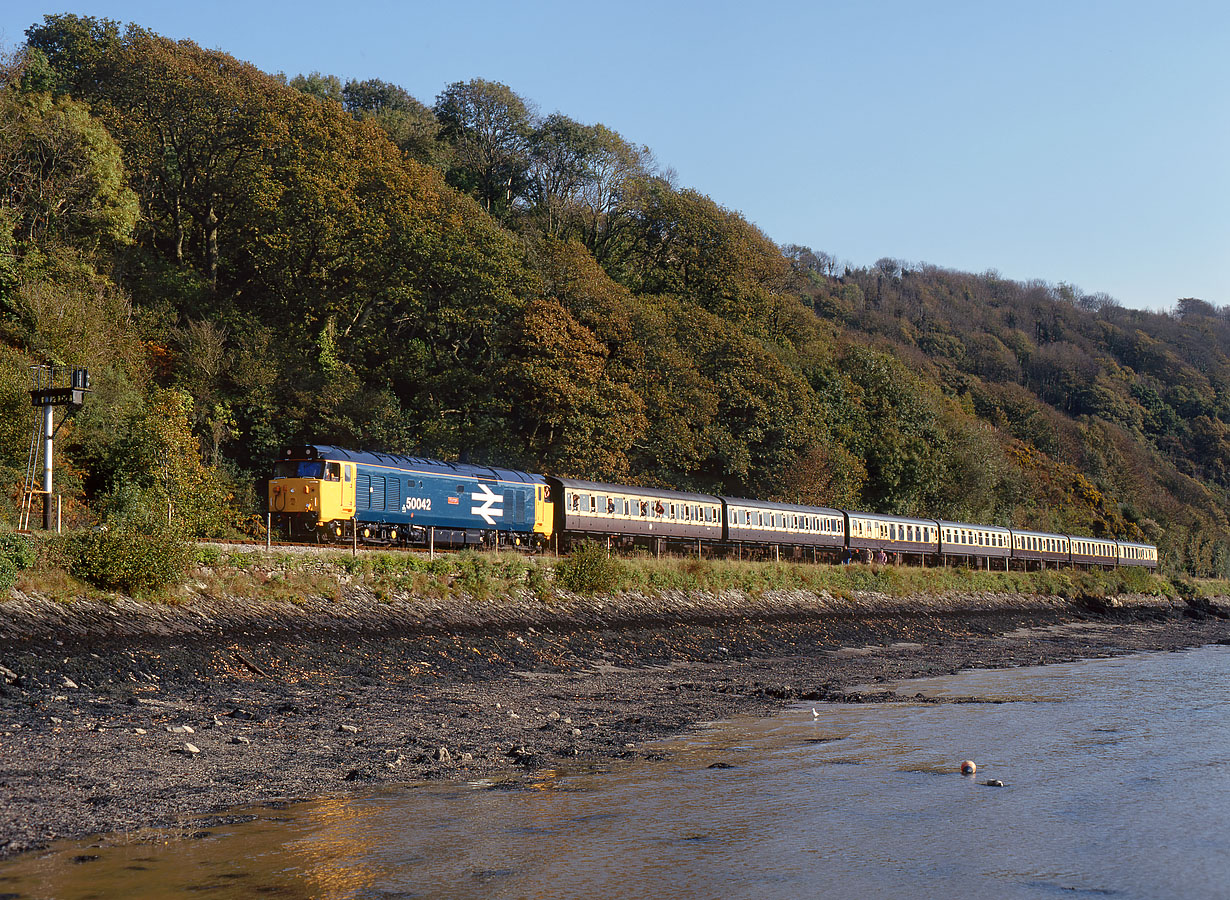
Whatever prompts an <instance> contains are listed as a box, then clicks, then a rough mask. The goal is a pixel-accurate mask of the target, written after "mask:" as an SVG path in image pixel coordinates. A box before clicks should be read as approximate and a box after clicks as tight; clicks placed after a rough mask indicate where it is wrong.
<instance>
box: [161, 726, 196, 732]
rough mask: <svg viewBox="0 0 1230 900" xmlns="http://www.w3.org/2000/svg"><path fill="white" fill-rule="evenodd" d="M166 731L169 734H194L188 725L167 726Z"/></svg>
mask: <svg viewBox="0 0 1230 900" xmlns="http://www.w3.org/2000/svg"><path fill="white" fill-rule="evenodd" d="M167 731H169V732H171V734H196V732H195V731H193V730H192V727H191V726H189V725H168V726H167Z"/></svg>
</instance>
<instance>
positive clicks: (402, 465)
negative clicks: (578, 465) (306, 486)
mask: <svg viewBox="0 0 1230 900" xmlns="http://www.w3.org/2000/svg"><path fill="white" fill-rule="evenodd" d="M282 459H324V460H345V461H346V462H354V463H362V464H364V465H368V466H381V467H384V468H388V469H412V470H413V471H415V472H421V473H427V474H430V475H447V476H450V477H453V476H455V477H458V478H483V479H487V480H495V481H513V482H522V483H524V484H545V483H546V479H544V478H543V477H542V476H541V475H534V474H532V473H530V472H520V471H518V470H516V469H498V468H495V467H492V466H476V465H473V464H472V463H454V462H445V461H443V460H439V459H427V458H425V457H421V456H398V455H396V454H393V453H376V452H372V451H367V450H347V449H346V448H345V447H333V446H330V445H328V444H307V445H303V446H298V447H288V448H286V450H284V451H283V452H282Z"/></svg>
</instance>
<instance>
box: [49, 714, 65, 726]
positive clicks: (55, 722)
mask: <svg viewBox="0 0 1230 900" xmlns="http://www.w3.org/2000/svg"><path fill="white" fill-rule="evenodd" d="M51 724H52V725H63V724H64V720H63V719H60V718H57V717H56V716H52V717H51Z"/></svg>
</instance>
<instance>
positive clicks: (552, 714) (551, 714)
mask: <svg viewBox="0 0 1230 900" xmlns="http://www.w3.org/2000/svg"><path fill="white" fill-rule="evenodd" d="M547 718H548V719H550V720H551V721H552V722H554V721H555V720H556V719H558V718H559V713H557V712H556V711H555V710H552V711H551V712H549V713H547Z"/></svg>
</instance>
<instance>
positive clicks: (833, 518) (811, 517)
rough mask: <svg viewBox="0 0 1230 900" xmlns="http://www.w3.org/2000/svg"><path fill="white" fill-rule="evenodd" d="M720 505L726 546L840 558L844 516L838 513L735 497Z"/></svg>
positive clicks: (844, 522) (817, 507)
mask: <svg viewBox="0 0 1230 900" xmlns="http://www.w3.org/2000/svg"><path fill="white" fill-rule="evenodd" d="M722 505H723V506H724V507H725V509H726V515H725V520H726V530H725V532H724V533H723V540H724V541H725V542H727V543H730V544H736V545H740V546H746V545H749V544H764V545H775V546H786V547H795V548H799V549H804V548H806V549H811V550H813V551H817V552H818V551H819V550H821V549H823V550H825V551H827V552H826V555H828V556H840V555H841V551H842V550H843V549H844V548H845V545H846V514H845V513H843V512H842V511H841V510H839V509H826V508H824V507H821V506H798V505H795V504H791V503H771V502H768V501H765V500H746V499H742V498H739V497H723V498H722Z"/></svg>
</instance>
